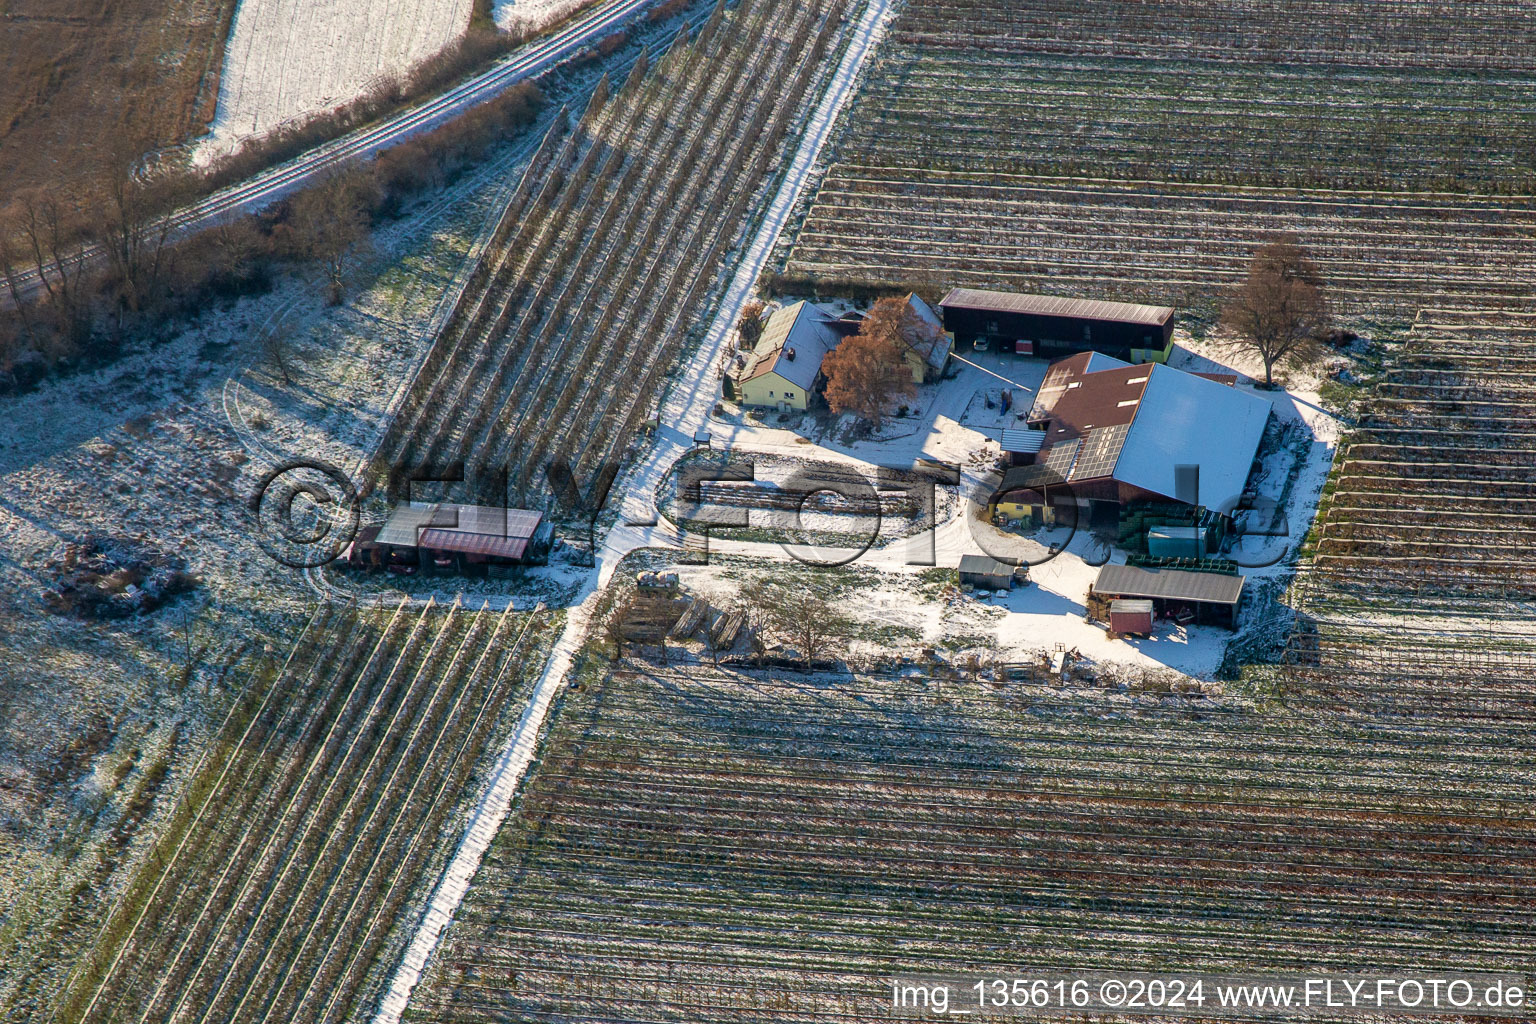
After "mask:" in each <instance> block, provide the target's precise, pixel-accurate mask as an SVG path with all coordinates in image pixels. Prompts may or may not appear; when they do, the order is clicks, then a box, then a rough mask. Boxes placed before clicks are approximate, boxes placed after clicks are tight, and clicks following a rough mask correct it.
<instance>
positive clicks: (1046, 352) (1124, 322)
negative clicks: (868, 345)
mask: <svg viewBox="0 0 1536 1024" xmlns="http://www.w3.org/2000/svg"><path fill="white" fill-rule="evenodd" d="M939 311H940V314H941V315H942V317H943V319H944V329H945V330H946V331H949V332H950V333H952V334H953V335H954V336H955V343H956V344H957V345H970V346H971V347H973V348H977V349H989V350H993V351H1004V352H1013V353H1017V354H1018V355H1031V356H1044V357H1045V358H1048V359H1057V358H1060V357H1062V356H1069V355H1074V354H1076V353H1078V352H1103V353H1104V354H1105V355H1111V356H1114V357H1115V358H1116V359H1124V360H1127V361H1128V362H1132V363H1161V362H1165V361H1166V360H1167V358H1168V353H1169V351H1170V350H1171V349H1172V347H1173V313H1174V311H1173V310H1172V309H1171V308H1169V307H1167V306H1145V305H1137V304H1134V303H1128V302H1106V301H1102V300H1098V299H1070V298H1063V297H1061V296H1054V295H1021V294H1017V293H1014V292H994V291H986V290H983V289H980V288H955V289H952V290H951V291H950V293H949V294H948V295H946V296H944V300H943V301H942V302H940V303H939Z"/></svg>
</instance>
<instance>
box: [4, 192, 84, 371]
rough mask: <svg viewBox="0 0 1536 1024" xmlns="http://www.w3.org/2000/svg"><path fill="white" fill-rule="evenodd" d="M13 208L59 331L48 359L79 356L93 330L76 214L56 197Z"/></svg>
mask: <svg viewBox="0 0 1536 1024" xmlns="http://www.w3.org/2000/svg"><path fill="white" fill-rule="evenodd" d="M17 204H18V206H19V208H20V210H21V223H20V229H21V237H22V241H23V244H24V245H25V247H26V250H27V256H28V262H29V263H30V264H31V265H32V266H34V267H36V268H37V276H38V281H39V283H40V285H41V287H42V289H43V294H44V301H45V302H46V304H47V306H48V308H49V309H50V310H51V311H52V313H53V316H54V322H55V326H56V328H57V331H58V335H57V339H56V341H57V345H58V347H57V349H56V350H54V351H52V352H48V353H46V355H47V356H48V357H49V358H50V360H51V361H56V360H58V359H61V358H67V357H68V356H71V355H73V354H74V353H75V352H77V351H78V350H79V347H80V346H81V345H82V344H83V343H84V342H85V340H86V339H87V338H88V337H89V335H90V329H91V325H90V317H89V313H90V288H89V282H88V279H87V277H86V263H85V261H84V260H83V259H81V258H80V256H79V242H80V235H79V231H78V230H77V228H78V224H79V211H78V210H77V209H76V208H75V207H74V206H72V205H71V204H70V203H69V201H68V200H67V199H65V198H63V197H62V196H60V195H57V194H48V195H44V196H41V197H39V196H36V195H24V196H19V197H17ZM9 262H10V261H9V259H7V264H8V265H9ZM40 340H41V339H40Z"/></svg>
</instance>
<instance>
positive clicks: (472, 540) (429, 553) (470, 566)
mask: <svg viewBox="0 0 1536 1024" xmlns="http://www.w3.org/2000/svg"><path fill="white" fill-rule="evenodd" d="M543 518H544V517H543V515H542V514H541V513H538V512H530V511H528V510H526V509H517V508H491V507H487V506H484V505H459V504H454V503H452V502H438V503H436V504H413V503H405V504H401V505H397V506H396V507H395V510H394V511H393V512H391V513H390V515H389V518H388V519H387V520H386V521H385V522H384V525H383V526H382V527H381V528H379V529H378V532H377V533H376V534H374V535H373V536H371V537H369V538H368V541H367V542H366V545H365V544H363V543H355V544H354V545H353V548H354V551H353V552H352V553H351V555H350V557H351V559H352V561H353V562H354V563H358V562H359V560H360V559H361V561H362V564H372V565H383V566H394V567H398V568H404V569H412V568H419V569H427V570H435V571H439V572H459V573H468V574H474V575H482V574H485V573H487V572H489V571H491V570H494V569H501V568H509V567H511V566H517V565H527V564H532V563H537V562H539V561H541V560H542V559H544V558H545V557H546V556H547V555H548V553H549V545H550V540H551V537H552V532H553V531H552V530H551V528H550V526H549V524H547V523H544V522H543ZM359 539H360V541H361V536H360V538H359Z"/></svg>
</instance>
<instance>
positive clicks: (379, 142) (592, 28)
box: [3, 0, 654, 302]
mask: <svg viewBox="0 0 1536 1024" xmlns="http://www.w3.org/2000/svg"><path fill="white" fill-rule="evenodd" d="M652 3H654V0H610V2H609V3H607V4H604V5H602V6H600V7H598V8H596V9H594V10H592V11H590V12H589V13H587V14H584V15H582V16H580V17H578V18H576V19H574V20H572V21H571V22H570V23H569V24H567V25H566V26H565V27H564V28H562V29H560V30H559V31H557V32H555V33H554V34H553V35H551V36H549V37H548V38H545V39H541V40H539V41H537V42H534V43H531V44H529V45H528V46H525V47H523V48H522V49H520V50H518V51H517V52H516V53H513V54H511V55H509V56H507V57H505V58H503V59H501V60H500V61H498V62H497V63H496V64H495V65H493V66H492V67H491V68H489V69H488V70H486V71H482V72H480V73H479V74H476V75H474V76H473V77H471V78H469V79H467V80H465V81H464V82H461V83H459V84H458V85H456V86H454V87H452V88H451V89H448V90H447V91H446V92H443V93H441V94H440V95H438V96H435V97H433V98H432V99H430V100H427V101H426V102H423V103H420V104H417V105H416V106H413V107H410V108H408V109H406V110H403V111H400V112H399V113H397V114H393V115H391V116H389V117H387V118H385V119H384V120H382V121H380V122H378V123H377V124H373V125H369V126H367V127H364V128H360V129H358V130H356V131H353V132H350V133H348V134H347V135H344V136H342V137H341V138H339V139H335V140H333V141H331V142H327V143H324V144H323V145H320V146H316V147H315V148H314V149H312V150H310V151H309V152H307V153H305V154H303V155H302V156H299V157H296V158H294V159H293V160H289V161H287V162H286V163H283V164H280V165H279V166H277V167H274V168H271V169H270V170H267V171H263V172H262V173H261V174H258V175H255V176H254V177H252V178H249V179H247V180H246V181H243V182H240V183H238V184H235V185H231V186H229V187H227V188H223V189H219V190H218V191H216V192H214V193H213V194H212V195H210V196H208V197H206V198H204V199H202V200H199V201H198V202H196V203H193V204H191V205H189V206H186V207H184V208H182V209H181V210H179V211H177V212H176V214H175V215H174V216H173V218H172V222H173V225H174V226H173V228H172V234H173V236H174V237H182V236H185V235H187V234H191V233H194V232H196V231H200V230H202V229H204V228H207V227H211V226H213V225H215V224H218V223H220V222H221V221H224V220H228V219H230V218H232V217H236V216H240V215H242V214H249V213H255V212H256V211H258V210H260V209H262V208H264V207H266V206H269V205H271V204H272V203H274V202H276V201H277V200H279V199H282V198H283V197H284V196H287V195H289V194H291V193H293V192H295V191H297V190H299V189H301V188H303V187H304V186H306V185H307V184H309V183H311V182H313V181H315V180H316V179H318V178H320V177H322V176H323V175H325V174H326V173H327V172H328V171H330V170H331V169H332V168H334V167H337V166H340V165H343V164H346V163H350V162H352V161H355V160H361V159H367V158H369V157H373V156H376V155H378V154H379V153H381V152H383V151H384V150H386V149H389V148H390V147H391V146H395V145H398V144H399V143H401V142H405V141H406V140H408V139H410V138H412V137H413V136H415V135H419V134H421V133H423V132H428V131H431V130H432V129H433V128H436V127H438V126H439V125H441V124H443V123H445V122H447V121H450V120H452V119H453V118H455V117H457V116H458V115H460V114H462V113H464V112H465V111H467V110H470V109H471V108H473V107H475V106H478V105H479V104H481V103H484V102H485V101H487V100H489V99H491V98H493V97H495V96H496V95H498V94H499V93H501V92H503V91H504V90H506V89H507V88H509V87H511V86H513V85H515V84H517V83H518V82H522V81H525V80H527V79H529V78H533V77H536V76H538V75H541V74H543V73H544V72H546V71H549V70H550V69H552V68H554V67H555V66H557V65H559V64H561V63H563V62H565V61H567V60H569V59H570V58H572V57H574V56H575V55H577V54H578V53H580V52H581V51H582V50H584V49H585V48H586V47H588V46H590V45H592V44H593V43H595V42H597V41H598V40H600V39H602V38H604V37H605V36H607V35H610V34H612V33H614V32H616V31H618V30H619V29H620V28H622V27H623V26H624V25H625V24H626V23H627V22H628V21H629V20H630V19H632V18H634V17H635V16H637V15H638V14H639V13H640V12H642V11H644V10H645V9H646V8H648V7H649V6H651V4H652ZM104 256H105V252H104V250H103V249H102V248H101V247H100V246H91V247H89V248H86V249H82V250H81V251H80V252H79V253H77V254H76V255H75V256H74V257H73V264H72V266H78V265H79V264H80V263H81V262H87V263H96V262H99V261H100V260H102V259H103V258H104ZM41 287H42V281H41V279H40V277H39V276H38V270H37V268H36V267H33V268H30V269H28V270H24V271H20V272H18V274H17V289H18V291H19V293H20V295H21V297H22V298H23V299H24V300H25V299H30V298H31V297H32V295H33V294H34V293H36V291H37V290H38V289H39V288H41ZM3 301H6V302H9V301H11V300H10V297H9V296H8V295H7V296H6V297H5V299H4V300H3Z"/></svg>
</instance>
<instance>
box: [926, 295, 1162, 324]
mask: <svg viewBox="0 0 1536 1024" xmlns="http://www.w3.org/2000/svg"><path fill="white" fill-rule="evenodd" d="M939 306H940V307H941V308H954V309H985V310H996V311H998V312H1002V313H1028V314H1033V315H1035V316H1066V317H1075V318H1079V319H1084V320H1111V321H1115V322H1117V323H1129V324H1145V325H1147V326H1151V327H1162V326H1163V325H1165V324H1167V323H1168V321H1169V320H1171V319H1173V313H1174V311H1173V310H1172V309H1171V308H1170V307H1168V306H1146V305H1138V304H1134V303H1129V302H1108V301H1105V300H1102V299H1068V298H1063V297H1061V296H1058V295H1020V294H1017V293H1015V292H994V291H987V290H985V289H982V288H955V289H952V290H951V291H950V293H949V294H948V295H946V296H944V301H942V302H940V303H939Z"/></svg>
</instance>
